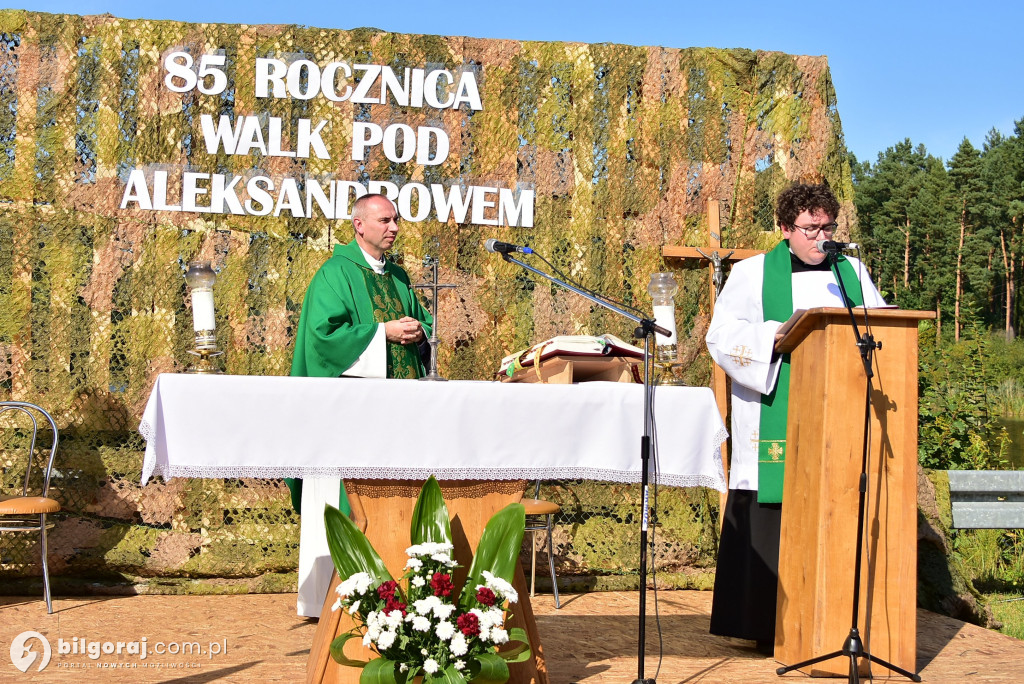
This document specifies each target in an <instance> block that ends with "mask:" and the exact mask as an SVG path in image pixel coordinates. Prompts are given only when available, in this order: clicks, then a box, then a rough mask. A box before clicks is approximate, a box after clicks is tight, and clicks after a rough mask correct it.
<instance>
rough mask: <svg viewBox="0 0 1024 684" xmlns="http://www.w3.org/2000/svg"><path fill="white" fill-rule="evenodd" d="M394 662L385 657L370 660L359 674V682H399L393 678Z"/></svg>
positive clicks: (374, 683) (381, 683)
mask: <svg viewBox="0 0 1024 684" xmlns="http://www.w3.org/2000/svg"><path fill="white" fill-rule="evenodd" d="M395 664H396V663H395V661H393V660H388V659H387V658H375V659H373V660H371V661H370V662H368V663H367V664H366V667H364V668H363V673H362V674H361V675H359V684H399V682H398V680H397V679H396V678H395Z"/></svg>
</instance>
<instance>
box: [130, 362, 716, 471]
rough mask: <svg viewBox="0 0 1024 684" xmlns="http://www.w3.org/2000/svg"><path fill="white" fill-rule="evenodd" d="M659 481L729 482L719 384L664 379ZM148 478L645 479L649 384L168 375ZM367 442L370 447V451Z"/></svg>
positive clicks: (149, 451) (162, 382) (149, 426)
mask: <svg viewBox="0 0 1024 684" xmlns="http://www.w3.org/2000/svg"><path fill="white" fill-rule="evenodd" d="M654 415H655V420H656V426H657V441H656V443H655V446H656V451H657V455H658V456H659V458H658V459H657V468H656V469H655V468H653V466H652V470H654V471H655V472H652V474H651V482H652V483H655V482H657V483H659V484H662V485H672V486H677V487H696V486H702V487H711V488H713V489H717V490H719V491H725V488H726V483H725V478H724V476H723V474H722V462H721V453H720V450H719V446H720V445H721V443H722V441H723V440H724V439H725V438H726V436H727V435H726V431H725V425H724V424H723V422H722V418H721V416H720V415H719V413H718V409H717V407H716V405H715V399H714V395H713V394H712V392H711V390H710V389H707V388H703V387H669V386H665V387H657V388H656V389H655V412H654ZM139 431H140V432H141V433H142V435H143V437H145V438H146V454H145V458H144V461H143V467H142V483H143V484H145V483H146V482H147V481H148V480H149V478H150V477H152V476H154V475H161V476H163V477H165V478H170V477H207V478H216V477H232V478H234V477H255V478H277V477H297V478H316V477H340V478H359V479H388V480H425V479H426V478H428V477H429V476H431V475H434V476H435V477H437V479H439V480H460V479H473V480H538V479H562V480H566V479H585V480H600V481H608V482H639V481H640V437H641V435H642V434H643V386H642V385H636V384H627V383H618V382H590V383H582V384H579V385H543V384H525V383H523V384H517V383H498V382H477V381H452V382H425V381H417V380H381V379H371V378H292V377H280V376H250V375H176V374H163V375H160V376H159V377H158V378H157V380H156V384H155V385H154V387H153V391H152V393H151V394H150V397H149V402H148V404H147V405H146V409H145V411H144V413H143V415H142V423H141V425H140V427H139ZM370 454H372V457H368V455H370Z"/></svg>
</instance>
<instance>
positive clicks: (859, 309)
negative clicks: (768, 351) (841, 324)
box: [775, 304, 899, 335]
mask: <svg viewBox="0 0 1024 684" xmlns="http://www.w3.org/2000/svg"><path fill="white" fill-rule="evenodd" d="M898 308H899V307H898V306H896V305H895V304H886V305H885V306H872V307H868V310H869V311H870V310H871V309H898ZM805 313H807V309H797V310H796V311H794V312H793V315H792V316H790V317H789V320H788V321H786V322H785V323H783V324H782V325H780V326H779V329H778V330H776V331H775V334H776V335H785V334H786V333H788V332H789V331H790V330H792V329H793V326H794V325H795V324H796V322H797V321H799V320H800V317H801V316H803V315H804V314H805ZM853 313H854V314H855V315H856V316H857V319H858V320H861V318H862V317H863V316H864V307H863V306H855V307H853ZM869 315H870V314H869Z"/></svg>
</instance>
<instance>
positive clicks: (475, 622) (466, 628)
mask: <svg viewBox="0 0 1024 684" xmlns="http://www.w3.org/2000/svg"><path fill="white" fill-rule="evenodd" d="M455 623H456V624H457V625H458V626H459V629H460V630H462V633H463V634H464V635H466V636H467V637H475V636H477V635H478V634H480V618H478V617H477V616H476V613H463V614H462V615H460V616H459V619H458V620H456V621H455Z"/></svg>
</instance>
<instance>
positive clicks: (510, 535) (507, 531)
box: [459, 503, 526, 610]
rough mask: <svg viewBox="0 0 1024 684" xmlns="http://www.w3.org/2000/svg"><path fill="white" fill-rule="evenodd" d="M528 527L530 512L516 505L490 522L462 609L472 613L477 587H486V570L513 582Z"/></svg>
mask: <svg viewBox="0 0 1024 684" xmlns="http://www.w3.org/2000/svg"><path fill="white" fill-rule="evenodd" d="M525 528H526V509H524V508H523V505H522V504H518V503H513V504H509V505H508V506H505V507H504V508H503V509H501V510H500V511H498V512H497V513H495V514H494V515H493V516H492V517H491V519H490V520H489V521H488V522H487V527H485V528H484V533H483V534H482V535H481V536H480V544H479V545H478V546H477V548H476V556H475V557H474V558H473V565H472V566H470V568H469V575H468V576H467V577H466V584H465V589H464V590H463V592H462V597H461V598H460V599H459V607H460V608H462V610H468V609H469V608H470V607H471V606H472V605H473V603H474V602H475V601H476V592H475V591H474V587H476V586H477V585H478V584H483V573H484V571H485V570H487V571H488V572H490V573H491V574H493V575H495V576H496V577H500V578H502V579H503V580H505V581H506V582H509V583H511V582H512V578H513V577H514V576H515V571H516V564H517V563H518V562H519V547H520V546H522V543H523V531H524V530H525Z"/></svg>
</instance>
